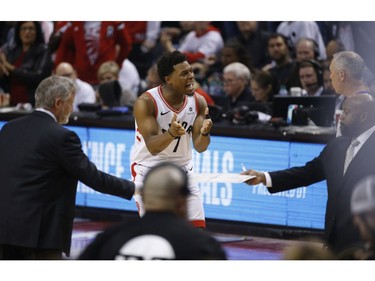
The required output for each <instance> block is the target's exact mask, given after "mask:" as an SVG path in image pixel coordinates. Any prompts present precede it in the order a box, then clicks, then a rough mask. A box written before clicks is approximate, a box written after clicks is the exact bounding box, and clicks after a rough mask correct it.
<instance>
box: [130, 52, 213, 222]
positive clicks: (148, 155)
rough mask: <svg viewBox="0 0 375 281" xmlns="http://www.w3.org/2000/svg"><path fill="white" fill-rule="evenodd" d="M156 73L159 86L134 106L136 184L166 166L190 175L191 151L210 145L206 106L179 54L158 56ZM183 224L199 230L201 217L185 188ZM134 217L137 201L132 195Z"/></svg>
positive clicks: (194, 193)
mask: <svg viewBox="0 0 375 281" xmlns="http://www.w3.org/2000/svg"><path fill="white" fill-rule="evenodd" d="M157 71H158V74H159V77H160V79H161V80H162V81H163V84H162V85H160V86H157V87H155V88H152V89H149V90H148V91H147V92H145V93H143V94H142V95H141V96H140V97H139V98H138V99H137V100H136V102H135V104H134V110H133V112H134V118H135V140H134V141H135V142H134V148H133V150H132V152H131V162H132V164H131V174H132V176H133V180H134V182H136V183H140V184H141V183H142V182H143V177H144V175H145V174H146V173H147V171H148V170H149V169H150V168H151V167H153V166H154V165H156V164H158V163H160V162H163V161H170V162H172V163H174V164H176V165H178V166H179V167H182V168H183V169H184V170H185V171H186V172H187V173H192V172H193V165H192V148H191V144H193V145H194V149H195V150H196V151H197V152H199V153H201V152H204V151H205V150H206V149H207V148H208V146H209V144H210V141H211V138H210V131H211V128H212V120H211V118H210V116H209V109H208V107H207V102H206V100H205V99H204V97H203V96H201V95H200V94H198V93H196V92H195V91H194V81H195V79H194V72H193V68H192V67H191V65H190V64H189V63H188V62H187V60H186V57H185V55H184V54H182V53H181V52H179V51H173V52H170V53H165V54H164V55H162V56H161V57H160V58H159V60H158V62H157ZM189 189H190V191H191V193H190V195H189V198H188V218H189V220H190V221H191V223H192V224H193V225H194V226H195V227H200V228H204V227H205V226H206V223H205V215H204V209H203V202H202V199H201V194H200V190H199V187H198V186H197V185H194V184H191V185H190V186H189ZM134 199H135V201H136V204H137V208H138V211H139V215H140V216H142V215H143V213H144V209H143V206H142V197H141V196H140V195H139V194H135V196H134Z"/></svg>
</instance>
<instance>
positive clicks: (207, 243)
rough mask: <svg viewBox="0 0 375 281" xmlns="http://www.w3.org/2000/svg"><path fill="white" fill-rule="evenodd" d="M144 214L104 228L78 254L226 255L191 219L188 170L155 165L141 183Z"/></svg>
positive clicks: (178, 257) (121, 256)
mask: <svg viewBox="0 0 375 281" xmlns="http://www.w3.org/2000/svg"><path fill="white" fill-rule="evenodd" d="M141 194H142V197H143V204H144V209H145V214H144V216H143V217H141V218H140V219H138V220H137V221H135V222H134V221H133V222H123V223H119V224H116V225H114V226H111V227H109V228H107V229H106V230H104V232H102V233H100V234H99V235H98V236H97V237H96V238H95V239H94V240H93V241H92V242H91V244H89V245H88V247H87V248H86V249H85V250H84V251H83V252H82V253H81V255H80V256H79V257H78V259H80V260H225V259H226V254H225V252H224V250H223V248H222V247H221V245H220V243H219V242H218V241H217V240H215V238H213V237H212V236H211V235H210V234H209V233H208V232H207V231H202V230H199V229H196V228H194V227H193V226H192V225H191V224H190V223H189V222H188V220H187V198H188V196H189V194H190V189H189V188H188V176H187V174H186V172H185V171H184V170H182V169H181V168H180V167H178V166H176V165H174V164H172V163H169V162H163V163H160V164H157V165H155V166H154V167H152V168H151V169H150V170H149V171H148V173H147V174H146V176H145V178H144V183H143V187H142V189H141Z"/></svg>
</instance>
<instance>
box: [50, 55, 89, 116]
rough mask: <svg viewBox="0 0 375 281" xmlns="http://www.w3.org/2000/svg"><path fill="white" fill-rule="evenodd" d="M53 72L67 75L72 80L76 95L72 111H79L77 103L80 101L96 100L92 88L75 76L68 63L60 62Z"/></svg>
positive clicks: (75, 73)
mask: <svg viewBox="0 0 375 281" xmlns="http://www.w3.org/2000/svg"><path fill="white" fill-rule="evenodd" d="M55 74H56V75H58V76H64V77H68V78H70V79H73V81H74V84H75V87H76V95H75V98H74V103H73V111H75V112H77V111H79V108H78V105H79V104H81V103H95V102H96V93H95V90H94V88H93V87H92V86H91V85H90V84H89V83H87V82H84V81H82V80H80V79H79V78H78V77H77V72H76V71H75V69H74V68H73V66H72V65H71V64H70V63H68V62H61V63H60V64H59V65H58V66H57V67H56V70H55Z"/></svg>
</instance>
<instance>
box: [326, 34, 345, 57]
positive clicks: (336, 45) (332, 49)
mask: <svg viewBox="0 0 375 281" xmlns="http://www.w3.org/2000/svg"><path fill="white" fill-rule="evenodd" d="M342 51H345V47H344V45H343V44H342V43H341V42H340V41H338V40H337V39H332V40H330V41H329V42H328V43H327V45H326V53H327V61H329V62H331V61H332V59H333V55H334V54H336V53H338V52H342Z"/></svg>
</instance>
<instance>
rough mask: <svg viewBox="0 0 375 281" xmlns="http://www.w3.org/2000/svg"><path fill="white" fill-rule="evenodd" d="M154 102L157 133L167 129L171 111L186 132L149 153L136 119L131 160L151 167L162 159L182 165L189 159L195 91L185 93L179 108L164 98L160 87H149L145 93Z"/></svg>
mask: <svg viewBox="0 0 375 281" xmlns="http://www.w3.org/2000/svg"><path fill="white" fill-rule="evenodd" d="M146 94H148V95H149V96H150V97H151V99H152V100H153V102H154V104H155V117H156V121H157V123H158V124H159V128H158V130H159V134H163V133H164V132H166V131H167V130H168V128H169V127H170V124H171V120H172V118H173V113H176V114H177V122H179V123H180V124H181V125H182V126H183V127H184V128H185V130H186V134H185V135H183V136H181V137H176V138H175V139H174V140H173V141H172V142H171V143H170V144H169V146H168V147H167V148H166V149H165V150H163V151H162V152H160V153H159V154H157V155H154V156H153V155H151V153H150V152H149V151H148V149H147V147H146V144H145V142H144V139H143V137H142V135H141V133H140V132H139V130H138V125H137V121H135V130H136V133H135V143H134V147H133V152H132V162H133V163H136V164H141V165H143V166H146V167H152V166H154V165H155V164H158V163H160V162H162V161H169V162H173V163H174V164H176V165H178V166H180V167H182V166H185V165H187V164H188V163H190V161H191V157H192V156H191V153H192V152H191V136H192V133H193V132H192V131H193V124H194V121H195V118H196V117H197V114H198V101H197V98H196V93H195V92H194V94H193V95H189V96H188V95H186V96H185V100H184V103H183V105H182V106H181V108H180V109H179V110H175V109H173V108H172V107H171V106H170V105H169V104H168V103H167V101H166V100H165V99H164V97H163V95H162V92H161V87H160V86H158V87H156V88H153V89H150V90H148V91H147V93H146Z"/></svg>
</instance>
